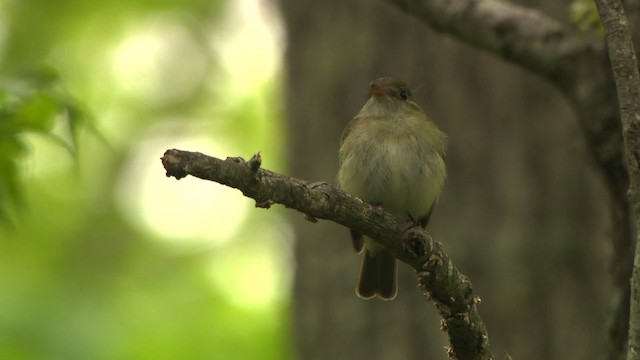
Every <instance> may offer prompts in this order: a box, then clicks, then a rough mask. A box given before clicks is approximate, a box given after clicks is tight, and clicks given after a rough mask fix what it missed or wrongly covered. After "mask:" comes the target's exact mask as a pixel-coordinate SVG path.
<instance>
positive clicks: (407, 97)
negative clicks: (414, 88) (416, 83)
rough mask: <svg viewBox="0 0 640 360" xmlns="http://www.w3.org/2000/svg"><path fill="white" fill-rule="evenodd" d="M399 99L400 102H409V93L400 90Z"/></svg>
mask: <svg viewBox="0 0 640 360" xmlns="http://www.w3.org/2000/svg"><path fill="white" fill-rule="evenodd" d="M400 97H401V98H402V100H409V92H408V91H407V90H400Z"/></svg>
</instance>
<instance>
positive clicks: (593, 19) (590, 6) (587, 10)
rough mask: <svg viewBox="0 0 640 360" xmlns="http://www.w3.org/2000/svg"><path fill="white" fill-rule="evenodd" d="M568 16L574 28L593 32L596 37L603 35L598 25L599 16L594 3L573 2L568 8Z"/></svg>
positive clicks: (601, 28)
mask: <svg viewBox="0 0 640 360" xmlns="http://www.w3.org/2000/svg"><path fill="white" fill-rule="evenodd" d="M569 15H570V17H571V21H572V22H573V24H575V26H576V27H577V28H578V29H580V30H582V31H595V32H596V33H597V34H598V35H600V36H603V35H604V28H603V27H602V23H600V16H599V15H598V9H597V8H596V3H595V1H592V0H573V2H572V3H571V5H570V6H569Z"/></svg>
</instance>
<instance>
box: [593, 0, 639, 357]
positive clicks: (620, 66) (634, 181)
mask: <svg viewBox="0 0 640 360" xmlns="http://www.w3.org/2000/svg"><path fill="white" fill-rule="evenodd" d="M596 5H597V6H598V13H599V14H600V19H601V21H602V25H603V26H604V29H605V33H606V40H607V46H608V48H609V59H610V60H611V68H612V70H613V77H614V79H615V82H616V89H617V92H618V104H619V106H620V117H621V120H622V135H623V137H624V144H625V155H626V160H627V170H628V171H629V179H630V184H629V185H630V188H629V193H628V196H629V201H630V203H631V206H632V207H633V210H634V216H635V222H636V229H640V75H639V74H638V63H637V61H636V55H635V50H634V47H633V41H632V38H631V32H630V30H629V26H628V25H627V18H626V16H625V14H624V9H623V7H622V3H621V2H620V0H596ZM627 359H628V360H639V359H640V237H639V236H638V231H636V251H635V259H634V265H633V272H632V276H631V304H630V317H629V347H628V351H627Z"/></svg>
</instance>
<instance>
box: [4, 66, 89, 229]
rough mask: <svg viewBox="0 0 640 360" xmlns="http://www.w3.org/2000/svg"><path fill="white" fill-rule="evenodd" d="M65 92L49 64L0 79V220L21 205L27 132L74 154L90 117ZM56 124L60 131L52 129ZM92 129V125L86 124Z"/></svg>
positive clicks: (71, 154) (27, 147)
mask: <svg viewBox="0 0 640 360" xmlns="http://www.w3.org/2000/svg"><path fill="white" fill-rule="evenodd" d="M81 108H82V106H80V104H79V103H78V102H77V101H75V100H74V99H72V98H71V97H70V96H69V95H67V94H66V93H65V91H64V89H63V87H62V86H61V84H60V77H59V76H58V73H57V72H56V71H55V70H54V69H53V68H52V67H48V66H47V67H42V68H41V69H38V70H37V71H32V72H30V73H26V74H22V75H21V76H14V77H12V78H5V79H2V82H0V222H3V223H5V225H6V224H8V222H9V213H10V212H11V209H12V208H14V207H18V206H20V205H21V204H22V201H21V199H22V188H21V182H20V168H19V164H20V162H21V161H23V160H24V157H25V156H28V155H29V146H28V145H27V144H26V142H25V135H26V134H37V135H41V136H43V137H45V138H48V139H49V140H51V141H52V142H54V143H56V144H58V145H59V146H61V147H63V148H65V149H67V151H68V152H69V155H70V156H72V157H75V154H76V152H75V148H76V134H77V131H78V129H79V127H80V126H82V125H83V124H87V122H88V119H89V116H88V114H87V113H86V112H85V111H84V110H82V109H81ZM57 125H59V128H60V129H61V130H62V133H56V132H54V131H53V130H54V128H55V127H56V126H57ZM89 128H91V127H89ZM96 134H97V133H96Z"/></svg>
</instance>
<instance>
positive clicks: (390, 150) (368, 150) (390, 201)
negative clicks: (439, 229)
mask: <svg viewBox="0 0 640 360" xmlns="http://www.w3.org/2000/svg"><path fill="white" fill-rule="evenodd" d="M411 140H413V141H411ZM347 150H348V151H346V152H345V153H344V154H343V157H342V164H341V168H340V173H339V175H338V180H339V182H340V187H341V188H342V189H344V190H345V191H347V192H348V193H350V194H352V195H355V196H358V197H359V198H361V199H362V200H365V201H367V202H369V203H372V204H381V205H382V206H383V207H384V208H386V209H387V210H388V211H390V212H391V213H393V214H394V215H396V216H398V217H400V218H403V219H408V218H412V219H413V220H418V219H420V218H423V217H424V216H426V215H428V213H429V211H430V210H431V209H432V207H433V205H434V203H435V202H436V201H437V199H438V196H439V195H440V192H441V191H442V186H443V185H444V181H445V177H446V174H445V168H444V161H443V159H442V157H441V156H440V155H439V154H438V153H437V152H435V151H429V150H428V149H427V148H425V146H424V145H423V144H418V143H417V142H416V141H415V138H414V139H405V141H403V142H402V143H400V142H394V141H386V142H384V141H382V142H373V143H371V142H366V143H362V144H354V147H353V148H351V149H347ZM354 150H355V151H354Z"/></svg>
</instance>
